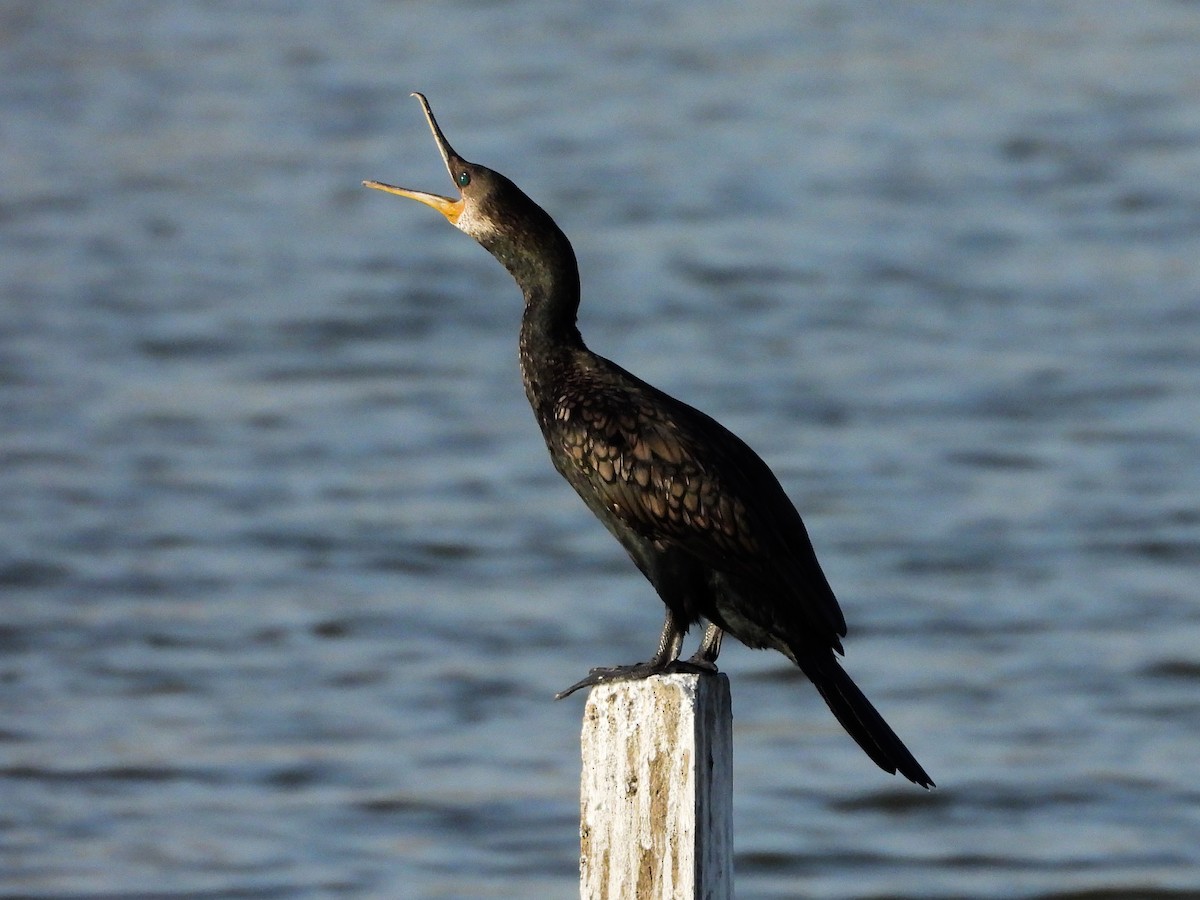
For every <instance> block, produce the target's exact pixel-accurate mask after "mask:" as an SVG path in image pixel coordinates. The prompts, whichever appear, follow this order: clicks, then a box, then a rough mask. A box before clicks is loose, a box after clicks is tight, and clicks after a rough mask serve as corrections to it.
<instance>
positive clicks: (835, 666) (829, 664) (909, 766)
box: [800, 654, 934, 788]
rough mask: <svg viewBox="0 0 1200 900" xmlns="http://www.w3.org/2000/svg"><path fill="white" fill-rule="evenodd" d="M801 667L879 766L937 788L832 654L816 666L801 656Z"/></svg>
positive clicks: (912, 780)
mask: <svg viewBox="0 0 1200 900" xmlns="http://www.w3.org/2000/svg"><path fill="white" fill-rule="evenodd" d="M800 668H801V669H802V670H803V671H804V674H805V675H807V676H808V678H809V680H810V681H812V683H813V684H814V685H815V686H816V688H817V690H818V691H819V692H820V694H821V696H822V697H823V698H824V700H825V702H826V704H828V706H829V709H830V710H831V711H832V712H833V714H834V716H835V717H836V718H837V720H838V722H840V723H841V725H842V727H843V728H845V729H846V732H847V733H848V734H849V735H850V737H852V738H854V740H855V741H856V742H857V743H858V746H860V747H862V748H863V750H864V751H865V752H866V754H867V756H869V757H871V759H872V760H873V761H874V762H875V764H876V765H877V766H879V768H881V769H883V770H884V771H885V772H888V773H891V774H895V773H896V772H899V773H900V774H901V775H903V776H904V777H905V778H907V779H908V780H909V781H911V782H913V784H918V785H920V786H921V787H924V788H931V787H934V783H933V779H932V778H930V777H929V776H928V775H927V774H926V773H925V770H924V769H923V768H921V764H920V763H919V762H917V761H916V759H915V758H914V757H913V755H912V754H911V753H910V752H909V751H908V748H907V747H905V746H904V742H903V741H901V740H900V738H899V737H897V736H896V732H894V731H892V728H891V726H890V725H888V723H887V722H885V721H884V719H883V716H881V715H880V714H879V712H878V711H877V710H876V709H875V707H874V706H872V705H871V701H870V700H868V699H867V698H866V696H865V695H864V694H863V692H862V691H860V690H859V689H858V685H857V684H855V683H854V681H853V679H851V678H850V676H849V675H847V674H846V670H845V669H843V668H842V667H841V665H840V664H839V663H838V661H837V660H836V659H834V658H833V655H832V654H830V657H829V659H828V660H827V661H825V662H824V664H821V665H813V664H811V663H810V662H809V661H808V660H804V659H803V657H801V662H800Z"/></svg>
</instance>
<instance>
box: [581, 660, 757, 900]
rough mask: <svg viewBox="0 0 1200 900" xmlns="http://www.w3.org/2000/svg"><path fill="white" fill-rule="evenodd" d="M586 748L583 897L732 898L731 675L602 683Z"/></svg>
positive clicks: (595, 691)
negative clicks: (729, 676) (729, 677)
mask: <svg viewBox="0 0 1200 900" xmlns="http://www.w3.org/2000/svg"><path fill="white" fill-rule="evenodd" d="M582 749H583V777H582V779H581V791H580V795H581V802H580V822H579V838H580V896H581V897H582V898H583V900H732V898H733V717H732V712H731V708H730V699H729V679H728V678H726V677H725V676H724V675H719V674H718V675H661V676H657V677H654V678H647V679H644V680H641V681H627V682H618V683H616V684H607V685H599V686H597V687H594V688H592V690H591V693H590V694H589V696H588V701H587V706H586V708H585V709H584V715H583V739H582Z"/></svg>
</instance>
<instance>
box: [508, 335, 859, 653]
mask: <svg viewBox="0 0 1200 900" xmlns="http://www.w3.org/2000/svg"><path fill="white" fill-rule="evenodd" d="M540 387H541V390H540V396H536V397H535V396H532V395H531V398H530V399H531V400H534V401H535V402H534V408H535V411H536V412H537V415H538V419H539V424H540V425H541V427H542V432H543V434H544V435H545V438H546V444H547V447H548V449H549V451H550V455H551V457H552V458H553V460H554V463H555V466H556V467H557V468H558V470H559V471H560V472H561V473H562V475H563V476H564V477H565V478H566V479H567V481H569V482H570V483H571V485H572V486H573V487H574V488H575V489H576V491H578V492H579V494H580V496H581V497H582V498H583V500H584V502H585V503H587V505H588V506H589V507H590V508H591V509H592V511H593V512H594V513H595V514H596V515H597V516H598V517H599V518H600V519H601V520H602V521H604V523H605V525H606V526H608V528H609V530H610V531H612V532H613V533H614V534H616V535H617V537H618V538H622V536H623V535H625V536H626V537H628V535H630V534H632V535H635V536H637V537H638V538H640V539H642V540H644V541H648V542H650V543H651V544H652V545H653V546H656V547H661V548H664V549H665V548H675V549H681V550H683V551H685V552H686V553H688V554H690V555H691V556H692V557H694V558H695V559H696V560H697V561H699V562H700V563H701V564H702V565H703V566H705V567H707V568H708V569H710V570H711V571H712V572H714V573H716V574H717V575H718V576H719V577H721V578H724V579H725V580H726V582H728V583H737V584H742V585H748V586H751V587H752V588H753V590H754V593H755V594H756V597H755V599H754V602H755V603H757V604H760V605H762V606H763V607H764V610H763V611H764V612H766V613H769V614H770V616H771V617H772V618H773V619H775V620H778V621H780V622H782V623H783V626H784V627H785V628H786V630H789V631H792V630H794V631H796V632H797V633H798V634H799V633H802V634H804V635H806V636H808V637H817V638H818V639H819V640H820V641H821V642H822V643H824V644H825V645H826V646H839V644H838V640H837V639H838V636H839V635H844V634H845V627H846V626H845V620H844V619H843V617H842V613H841V609H840V608H839V606H838V603H837V600H836V598H835V597H834V594H833V591H832V590H831V589H830V587H829V584H828V582H827V581H826V579H825V576H824V574H823V573H822V571H821V568H820V565H819V564H818V562H817V559H816V555H815V553H814V551H813V548H812V543H811V541H810V540H809V537H808V533H807V531H806V529H805V527H804V524H803V522H802V521H801V519H800V515H799V514H798V513H797V512H796V509H795V507H794V506H793V504H792V502H791V500H790V499H789V498H788V496H787V494H786V493H785V492H784V490H783V488H782V487H781V486H780V484H779V481H778V479H776V477H775V475H774V474H773V473H772V472H771V470H770V468H769V467H768V466H767V465H766V463H764V462H763V461H762V459H761V458H759V456H758V454H756V453H755V452H754V451H753V450H752V449H751V448H750V447H749V446H748V445H747V444H746V443H745V442H744V441H742V440H741V439H740V438H739V437H737V435H735V434H734V433H733V432H731V431H729V430H728V429H727V428H725V427H724V426H723V425H721V424H720V423H719V422H717V421H716V420H715V419H713V418H711V417H710V416H708V415H706V414H704V413H702V412H700V411H699V410H697V409H695V408H694V407H692V406H689V405H688V404H686V403H683V402H682V401H680V400H677V399H675V398H674V397H671V396H670V395H668V394H666V393H664V392H662V391H660V390H658V389H657V388H655V387H653V386H652V385H650V384H647V383H646V382H644V381H642V380H641V379H640V378H637V377H636V376H634V375H632V374H630V373H629V372H627V371H625V370H624V369H622V368H621V367H620V366H618V365H616V364H615V363H613V362H611V361H609V360H607V359H604V358H603V357H601V356H598V355H596V354H594V353H592V352H591V351H589V350H586V349H580V350H576V351H574V352H573V353H572V354H570V356H569V357H568V358H566V359H564V360H562V361H561V363H560V365H559V366H557V367H556V371H554V372H553V375H552V377H551V378H549V379H547V382H546V383H545V384H543V385H541V386H540ZM622 542H623V543H626V540H623V541H622ZM789 626H790V627H789Z"/></svg>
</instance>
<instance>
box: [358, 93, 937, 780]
mask: <svg viewBox="0 0 1200 900" xmlns="http://www.w3.org/2000/svg"><path fill="white" fill-rule="evenodd" d="M413 96H415V97H416V98H417V99H418V100H419V101H420V102H421V106H422V107H423V109H424V110H425V118H426V119H428V121H429V127H430V129H431V130H432V131H433V137H434V140H435V141H436V142H437V147H438V150H439V151H440V152H441V155H442V160H443V161H444V162H445V164H446V169H447V170H448V171H449V173H450V178H451V180H452V181H453V182H454V184H455V186H456V187H457V189H458V194H459V196H458V198H457V199H451V198H448V197H442V196H438V195H436V194H428V193H425V192H423V191H414V190H407V189H405V188H399V187H394V186H392V185H388V184H383V183H381V182H377V181H364V182H363V184H364V185H365V186H367V187H371V188H376V189H378V190H382V191H388V192H389V193H393V194H399V195H400V196H402V197H409V198H411V199H413V200H418V201H420V202H421V203H424V204H426V205H427V206H431V207H433V208H434V209H436V210H437V211H438V212H440V213H442V214H443V215H444V216H445V217H446V218H447V219H449V220H450V222H451V223H453V224H454V225H455V226H456V227H457V228H458V229H459V230H460V231H464V232H466V233H467V234H469V235H470V236H471V237H473V238H474V239H475V240H476V241H478V242H479V243H480V244H482V245H483V247H484V248H485V249H486V250H487V251H488V252H489V253H491V254H492V256H494V257H496V259H498V260H499V261H500V262H501V263H502V264H503V265H504V267H505V268H506V269H508V271H509V272H510V273H511V274H512V276H513V278H515V279H516V282H517V284H518V286H519V287H520V288H521V291H522V293H523V294H524V295H525V311H524V315H523V317H522V320H521V336H520V358H521V374H522V377H523V380H524V383H525V394H526V396H527V397H528V398H529V403H530V405H531V406H532V407H533V411H534V414H535V415H536V417H537V421H538V424H539V425H540V426H541V429H542V434H543V436H544V437H545V439H546V447H547V449H548V450H549V451H550V458H551V459H552V460H553V461H554V466H555V468H556V469H558V471H559V473H561V474H562V476H563V477H564V478H565V479H566V480H567V481H568V482H570V484H571V486H572V487H573V488H575V490H576V491H577V492H578V493H579V496H580V497H582V498H583V502H584V503H586V504H587V506H588V508H589V509H590V510H591V511H592V512H593V513H595V515H596V517H597V518H599V519H600V521H601V522H603V523H604V525H605V527H606V528H608V530H609V531H610V532H611V533H612V535H613V536H614V537H615V538H616V539H617V540H618V541H619V542H620V543H621V546H622V547H624V548H625V550H626V551H627V552H628V553H629V555H630V557H632V559H633V562H634V564H635V565H636V566H637V567H638V568H639V569H640V570H641V572H642V574H643V575H645V576H646V578H647V579H649V581H650V583H651V584H652V585H654V588H655V590H656V591H658V594H659V596H660V597H661V598H662V601H663V603H664V604H665V605H666V621H665V622H664V624H663V629H662V635H661V636H660V637H659V641H658V650H657V652H656V653H655V654H654V657H653V658H652V659H651V660H649V661H648V662H644V663H638V664H635V665H630V666H617V667H614V668H605V669H593V670H592V671H591V672H590V674H588V676H587V677H585V678H584V679H583V680H581V681H579V682H578V683H577V684H574V685H572V686H571V687H569V688H567V689H566V690H565V691H563V692H562V693H560V694H559V695H558V696H559V697H565V696H566V695H567V694H570V693H571V692H573V691H575V690H578V689H579V688H581V687H585V686H588V685H594V684H600V683H602V682H608V681H618V680H625V679H635V678H644V677H647V676H650V675H654V674H658V673H663V672H677V671H693V672H694V671H715V670H716V659H717V654H718V653H719V652H720V649H721V639H722V637H723V636H724V635H725V634H726V633H728V634H731V635H733V636H734V637H736V638H737V639H738V640H740V641H741V642H742V643H743V644H746V645H747V646H749V647H755V648H772V649H775V650H778V651H779V652H780V653H782V654H783V655H784V656H786V657H787V658H788V659H790V660H791V661H792V662H794V663H795V664H796V665H797V666H799V667H800V670H801V671H802V672H803V673H804V674H805V675H806V676H808V678H809V680H810V681H811V682H812V683H813V684H814V685H815V686H816V688H817V690H818V691H819V692H820V694H821V696H822V697H823V698H824V699H825V702H826V703H827V704H828V705H829V708H830V710H832V711H833V714H834V716H836V717H837V720H838V721H839V722H840V723H841V724H842V727H844V728H845V729H846V731H847V732H849V734H850V736H851V737H853V738H854V740H855V741H857V742H858V745H859V746H860V747H862V749H863V750H864V751H866V753H867V755H868V756H869V757H870V758H871V759H872V760H874V761H875V763H876V764H878V765H879V767H880V768H882V769H883V770H884V771H886V772H890V773H895V772H899V773H900V774H901V775H903V776H904V777H906V778H908V779H909V780H910V781H912V782H914V783H915V784H918V785H921V786H922V787H932V786H933V781H932V780H931V779H930V778H929V776H928V775H927V774H926V773H925V770H924V769H922V768H921V765H920V764H919V763H918V762H917V761H916V760H915V759H914V758H913V756H912V754H911V753H909V751H908V749H907V748H906V747H905V746H904V744H903V743H902V742H901V740H900V738H898V737H897V736H896V734H895V732H893V731H892V729H891V728H890V727H889V726H888V724H887V723H886V722H885V721H884V720H883V717H882V716H880V715H879V713H878V712H877V711H876V710H875V707H873V706H872V705H871V703H870V702H869V701H868V700H867V698H866V697H865V696H863V693H862V691H860V690H859V689H858V686H857V685H855V683H854V682H853V681H852V680H851V679H850V676H849V675H847V674H846V672H845V670H843V669H842V667H841V665H840V664H839V663H838V660H837V657H836V656H835V653H836V654H841V653H842V652H843V651H842V642H841V638H842V637H843V636H845V634H846V620H845V619H844V618H843V616H842V611H841V608H840V607H839V606H838V602H837V599H836V598H835V597H834V594H833V591H832V589H831V588H830V587H829V583H828V582H827V581H826V579H825V575H824V573H822V571H821V566H820V565H819V563H818V562H817V557H816V554H815V553H814V551H813V547H812V543H811V541H810V540H809V537H808V532H807V531H806V530H805V527H804V523H803V522H802V521H801V520H800V515H799V513H797V512H796V508H795V507H794V506H793V505H792V502H791V500H789V499H788V496H787V494H786V493H785V492H784V490H783V488H782V487H781V486H780V484H779V481H778V480H777V479H776V478H775V475H774V474H773V473H772V472H771V470H770V469H769V468H768V467H767V464H766V463H764V462H763V461H762V460H761V459H760V458H759V457H758V455H757V454H756V453H755V452H754V451H753V450H751V449H750V447H749V446H747V445H746V444H745V443H744V442H743V441H742V440H741V439H740V438H738V437H737V436H736V435H735V434H733V433H732V432H730V431H729V430H727V429H726V428H724V427H723V426H722V425H720V424H719V423H718V422H716V421H715V420H714V419H712V418H710V417H709V416H707V415H705V414H704V413H702V412H700V411H699V410H697V409H694V408H692V407H691V406H688V405H687V404H686V403H682V402H680V401H679V400H676V399H675V398H674V397H670V396H668V395H667V394H665V393H663V392H662V391H660V390H658V389H657V388H655V387H653V386H651V385H649V384H647V383H646V382H644V381H642V380H641V379H639V378H637V377H636V376H634V375H631V374H630V373H629V372H627V371H625V370H624V369H622V368H621V367H620V366H618V365H616V364H615V363H613V362H610V361H609V360H607V359H605V358H603V357H601V356H598V355H597V354H595V353H593V352H592V351H591V350H589V349H588V348H587V347H586V346H585V345H584V343H583V338H582V337H581V336H580V333H579V328H578V327H577V325H576V314H577V312H578V309H579V270H578V267H577V265H576V262H575V252H574V250H573V249H572V248H571V244H570V242H569V241H568V240H567V237H566V235H564V234H563V232H562V231H561V230H560V229H559V227H558V225H556V224H555V222H554V220H553V219H551V218H550V216H549V215H547V214H546V212H545V211H544V210H542V208H541V207H540V206H538V205H537V204H536V203H534V202H533V201H532V200H530V199H529V197H527V196H526V195H525V194H524V192H522V191H521V189H520V188H518V187H517V186H516V185H515V184H513V183H512V182H511V181H509V180H508V179H507V178H505V177H504V176H503V175H501V174H499V173H498V172H494V171H492V170H491V169H487V168H484V167H483V166H479V165H476V164H474V163H470V162H467V161H466V160H465V159H463V158H462V157H461V156H459V155H458V154H457V153H455V152H454V150H453V148H452V147H451V146H450V144H449V142H448V141H447V140H446V137H445V135H443V134H442V130H441V128H439V127H438V123H437V120H436V119H434V117H433V112H432V110H431V109H430V108H429V103H428V101H427V100H426V99H425V97H424V96H423V95H421V94H414V95H413ZM701 620H704V621H705V622H706V623H707V625H706V628H705V631H704V636H703V638H702V640H701V644H700V649H699V650H698V651H697V652H696V654H695V655H694V656H692V657H691V659H690V660H688V661H687V662H684V661H681V660H680V659H679V654H680V649H681V648H682V645H683V638H684V635H685V633H686V632H687V630H688V628H689V626H691V625H693V624H696V623H698V622H699V621H701Z"/></svg>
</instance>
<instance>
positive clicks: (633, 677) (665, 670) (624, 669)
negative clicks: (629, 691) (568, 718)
mask: <svg viewBox="0 0 1200 900" xmlns="http://www.w3.org/2000/svg"><path fill="white" fill-rule="evenodd" d="M698 657H699V654H697V655H696V656H693V657H692V658H691V659H689V660H687V661H686V662H685V661H684V660H681V659H673V660H671V661H670V662H666V663H662V662H659V661H658V660H650V661H649V662H643V663H633V664H632V665H628V666H610V667H607V668H605V667H601V668H597V669H592V670H591V671H590V672H588V673H587V675H585V676H584V677H583V678H581V679H580V680H579V681H577V682H575V683H574V684H573V685H571V686H570V687H569V688H567V689H566V690H562V691H559V692H558V693H557V694H555V695H554V699H555V700H561V699H563V697H569V696H571V694H573V693H575V692H576V691H577V690H579V689H580V688H585V687H595V686H596V685H598V684H612V683H614V682H618V681H640V680H641V679H643V678H649V677H650V676H651V675H685V674H689V675H712V674H714V673H715V672H716V671H717V665H716V663H713V662H710V661H708V660H706V659H702V658H698Z"/></svg>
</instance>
